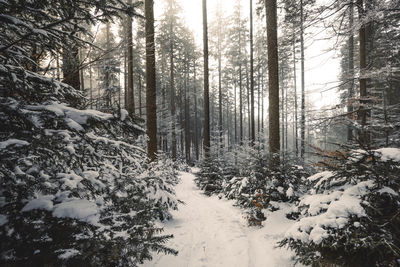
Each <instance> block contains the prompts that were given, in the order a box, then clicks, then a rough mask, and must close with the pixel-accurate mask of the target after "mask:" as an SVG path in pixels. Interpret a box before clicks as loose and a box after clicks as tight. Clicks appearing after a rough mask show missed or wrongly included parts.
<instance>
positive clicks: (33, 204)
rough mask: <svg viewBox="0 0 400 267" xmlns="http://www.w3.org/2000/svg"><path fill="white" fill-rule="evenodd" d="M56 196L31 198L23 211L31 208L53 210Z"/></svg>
mask: <svg viewBox="0 0 400 267" xmlns="http://www.w3.org/2000/svg"><path fill="white" fill-rule="evenodd" d="M53 199H54V196H52V195H46V196H40V197H39V198H36V199H32V200H30V201H29V202H28V203H27V204H26V205H25V206H24V207H23V208H22V210H21V212H25V211H30V210H52V209H53V201H52V200H53Z"/></svg>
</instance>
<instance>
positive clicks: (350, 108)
mask: <svg viewBox="0 0 400 267" xmlns="http://www.w3.org/2000/svg"><path fill="white" fill-rule="evenodd" d="M349 10H350V14H349V28H350V31H351V33H350V37H349V79H350V80H349V92H348V94H349V95H348V98H347V112H348V113H349V118H350V119H351V118H352V117H353V114H352V113H353V104H352V102H353V97H354V36H353V25H354V18H353V16H354V4H353V0H350V4H349ZM351 140H353V130H352V127H351V125H349V126H348V127H347V141H351Z"/></svg>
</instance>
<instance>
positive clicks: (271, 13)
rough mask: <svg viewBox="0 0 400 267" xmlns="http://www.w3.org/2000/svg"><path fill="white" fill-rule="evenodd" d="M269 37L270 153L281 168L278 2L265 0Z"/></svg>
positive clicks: (272, 159) (273, 163) (273, 161)
mask: <svg viewBox="0 0 400 267" xmlns="http://www.w3.org/2000/svg"><path fill="white" fill-rule="evenodd" d="M265 9H266V16H267V37H268V43H267V45H268V77H269V82H268V85H269V151H270V155H271V163H272V164H271V165H272V167H278V166H279V149H280V144H279V143H280V138H279V76H278V75H279V73H278V70H279V65H278V38H277V15H276V13H277V7H276V0H265Z"/></svg>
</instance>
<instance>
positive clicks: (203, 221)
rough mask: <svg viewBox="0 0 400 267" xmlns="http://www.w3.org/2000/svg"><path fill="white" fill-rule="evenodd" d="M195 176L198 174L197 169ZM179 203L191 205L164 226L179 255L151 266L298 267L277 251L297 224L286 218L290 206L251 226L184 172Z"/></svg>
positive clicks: (178, 189)
mask: <svg viewBox="0 0 400 267" xmlns="http://www.w3.org/2000/svg"><path fill="white" fill-rule="evenodd" d="M192 171H194V170H192ZM180 177H181V182H180V184H178V185H177V186H176V194H177V198H178V199H180V200H182V201H183V202H184V203H185V204H184V205H180V206H179V210H177V211H172V214H173V218H174V219H173V220H170V221H167V222H166V223H164V224H161V223H159V226H161V227H164V233H165V234H173V235H174V238H173V239H171V240H170V241H169V243H168V244H167V246H169V247H172V248H175V249H177V250H178V251H179V254H178V256H173V255H161V254H156V253H154V254H153V260H152V261H150V262H145V263H144V264H143V265H142V266H146V267H150V266H151V267H175V266H187V267H199V266H207V267H208V266H210V267H227V266H229V267H246V266H248V267H250V266H251V267H265V266H268V267H276V266H279V267H284V266H293V265H294V261H292V257H293V256H294V253H293V252H292V251H289V250H286V249H284V248H282V249H281V248H277V247H276V246H277V242H279V241H280V240H281V239H282V238H283V235H284V233H285V231H286V230H287V229H288V228H289V227H290V226H291V225H292V224H293V223H294V222H293V221H290V220H288V219H287V218H286V217H285V213H286V211H285V210H288V209H289V206H281V209H280V210H278V211H276V212H269V213H267V220H266V221H265V222H264V225H265V226H264V227H262V228H258V227H248V225H247V220H246V218H245V216H244V214H243V210H241V209H240V208H237V207H234V206H233V205H234V203H235V202H234V201H232V200H226V199H219V198H218V197H217V196H212V197H207V196H205V195H204V194H203V193H202V192H201V191H200V190H198V188H197V187H196V185H195V183H194V175H193V174H190V173H184V172H181V173H180ZM296 266H301V265H296Z"/></svg>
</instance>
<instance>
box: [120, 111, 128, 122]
mask: <svg viewBox="0 0 400 267" xmlns="http://www.w3.org/2000/svg"><path fill="white" fill-rule="evenodd" d="M120 112H121V121H124V120H125V119H126V117H127V116H128V115H129V113H128V111H127V110H126V109H123V108H121V111H120Z"/></svg>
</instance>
